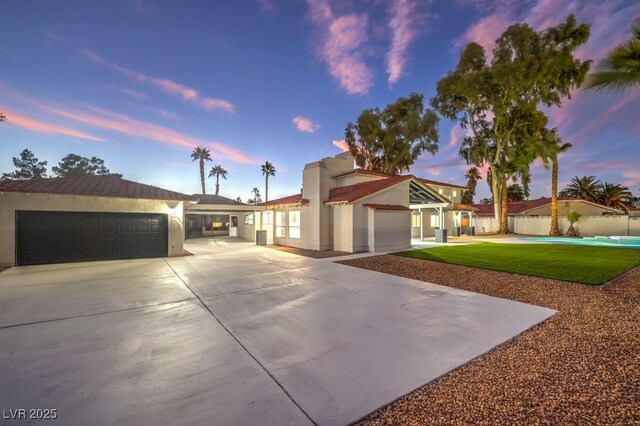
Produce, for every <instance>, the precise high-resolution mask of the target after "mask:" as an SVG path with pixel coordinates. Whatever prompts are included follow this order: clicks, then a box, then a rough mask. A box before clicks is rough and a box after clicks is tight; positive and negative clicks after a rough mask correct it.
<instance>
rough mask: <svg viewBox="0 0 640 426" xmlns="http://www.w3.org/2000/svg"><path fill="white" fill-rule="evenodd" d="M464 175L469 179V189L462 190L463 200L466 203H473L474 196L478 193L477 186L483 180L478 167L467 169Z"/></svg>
mask: <svg viewBox="0 0 640 426" xmlns="http://www.w3.org/2000/svg"><path fill="white" fill-rule="evenodd" d="M464 177H465V178H466V179H467V189H466V190H464V191H463V192H462V202H463V203H464V204H473V197H474V196H475V195H476V186H477V185H478V181H479V180H482V176H480V172H479V171H478V168H477V167H471V168H469V170H467V171H466V173H465V174H464Z"/></svg>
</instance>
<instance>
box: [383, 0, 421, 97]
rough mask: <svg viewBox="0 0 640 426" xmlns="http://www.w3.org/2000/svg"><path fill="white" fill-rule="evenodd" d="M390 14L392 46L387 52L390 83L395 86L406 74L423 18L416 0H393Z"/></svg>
mask: <svg viewBox="0 0 640 426" xmlns="http://www.w3.org/2000/svg"><path fill="white" fill-rule="evenodd" d="M389 15H390V19H389V24H388V26H389V30H390V32H391V46H390V48H389V51H388V52H387V73H388V74H389V77H388V82H389V85H391V86H393V85H394V84H395V83H396V82H397V81H398V80H399V79H400V77H402V75H403V74H404V70H405V67H406V66H407V61H408V56H409V48H410V47H411V43H413V42H414V41H415V40H416V39H417V38H418V35H419V34H420V30H421V28H422V26H423V22H422V21H423V19H422V16H421V14H420V13H419V11H418V3H417V2H416V1H415V0H395V1H392V2H391V3H390V8H389Z"/></svg>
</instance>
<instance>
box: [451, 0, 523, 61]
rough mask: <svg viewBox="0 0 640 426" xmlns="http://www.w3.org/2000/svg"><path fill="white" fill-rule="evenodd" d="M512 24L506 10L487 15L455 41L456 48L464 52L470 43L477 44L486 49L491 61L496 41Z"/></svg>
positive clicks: (488, 58)
mask: <svg viewBox="0 0 640 426" xmlns="http://www.w3.org/2000/svg"><path fill="white" fill-rule="evenodd" d="M511 23H512V17H511V15H510V13H509V12H508V11H507V10H506V9H503V10H501V11H500V12H496V13H494V14H491V15H487V16H485V17H483V18H481V19H480V20H479V21H477V22H476V23H475V24H473V25H471V26H470V27H469V28H467V30H466V31H465V32H464V33H463V34H462V36H460V37H458V38H457V39H456V40H455V42H454V46H455V47H456V48H458V49H460V50H462V49H464V47H465V46H466V45H467V44H468V43H471V42H476V43H478V44H479V45H481V46H482V47H484V50H485V55H486V56H487V61H491V59H492V58H493V46H494V44H495V41H496V39H497V38H498V37H500V35H501V34H502V33H503V32H504V30H506V29H507V27H508V26H509V25H510V24H511Z"/></svg>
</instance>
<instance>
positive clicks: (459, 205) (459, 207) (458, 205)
mask: <svg viewBox="0 0 640 426" xmlns="http://www.w3.org/2000/svg"><path fill="white" fill-rule="evenodd" d="M453 209H454V210H470V211H478V209H477V208H476V207H474V206H470V205H469V204H462V203H453Z"/></svg>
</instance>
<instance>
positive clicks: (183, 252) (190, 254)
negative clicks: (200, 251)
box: [182, 249, 193, 256]
mask: <svg viewBox="0 0 640 426" xmlns="http://www.w3.org/2000/svg"><path fill="white" fill-rule="evenodd" d="M182 255H183V256H193V253H191V252H190V251H189V250H185V249H182Z"/></svg>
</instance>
